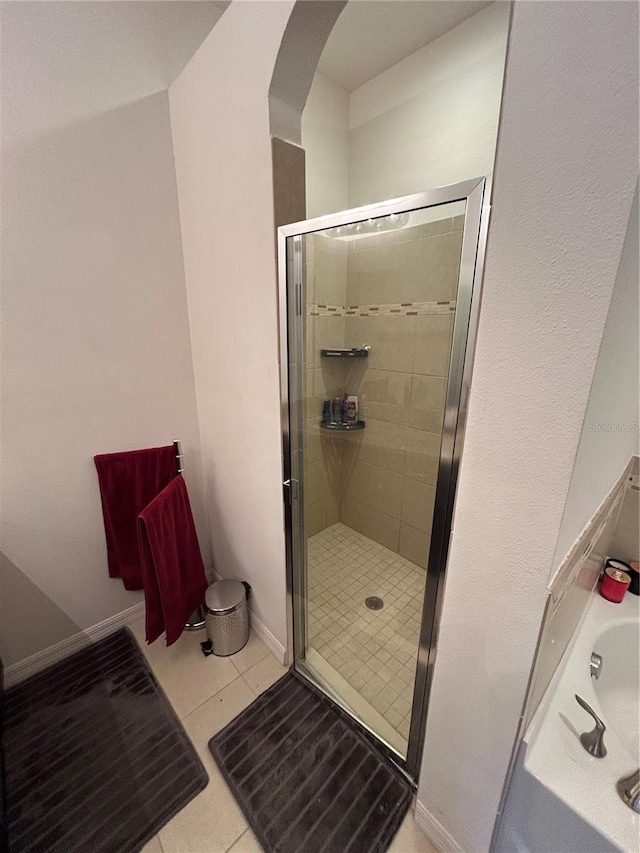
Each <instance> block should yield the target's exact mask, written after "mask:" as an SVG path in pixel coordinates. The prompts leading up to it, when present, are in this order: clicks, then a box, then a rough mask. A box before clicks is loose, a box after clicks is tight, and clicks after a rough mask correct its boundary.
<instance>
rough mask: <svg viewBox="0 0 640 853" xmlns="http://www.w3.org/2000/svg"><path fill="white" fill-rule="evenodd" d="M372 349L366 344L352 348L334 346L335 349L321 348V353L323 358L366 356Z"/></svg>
mask: <svg viewBox="0 0 640 853" xmlns="http://www.w3.org/2000/svg"><path fill="white" fill-rule="evenodd" d="M370 349H371V347H369V346H367V345H366V344H365V345H364V346H363V347H352V348H351V349H345V348H344V347H334V348H333V349H321V350H320V355H321V356H322V358H366V357H367V356H368V355H369V350H370Z"/></svg>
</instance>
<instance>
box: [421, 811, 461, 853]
mask: <svg viewBox="0 0 640 853" xmlns="http://www.w3.org/2000/svg"><path fill="white" fill-rule="evenodd" d="M414 816H415V820H416V823H417V824H418V826H419V827H420V829H421V830H422V832H424V834H425V835H426V836H427V838H428V839H429V841H430V842H431V843H432V844H433V846H434V847H435V848H436V850H438V851H439V853H464V850H463V849H462V847H460V845H459V844H458V842H457V841H456V840H455V838H454V837H453V836H452V835H450V834H449V833H448V832H447V830H446V829H445V828H444V826H443V825H442V824H441V823H440V821H439V820H438V819H437V818H435V817H434V816H433V815H432V814H431V812H430V811H428V810H427V809H426V808H425V806H423V805H422V803H421V802H420V801H419V800H416V808H415V811H414Z"/></svg>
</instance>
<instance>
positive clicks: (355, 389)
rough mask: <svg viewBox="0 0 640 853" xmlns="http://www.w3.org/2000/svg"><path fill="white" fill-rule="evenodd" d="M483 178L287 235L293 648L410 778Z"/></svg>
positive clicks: (431, 644) (464, 379)
mask: <svg viewBox="0 0 640 853" xmlns="http://www.w3.org/2000/svg"><path fill="white" fill-rule="evenodd" d="M486 219H487V216H486V199H485V180H484V179H478V180H473V181H466V182H463V183H460V184H456V185H453V186H449V187H444V188H440V189H436V190H431V191H429V192H424V193H419V194H416V195H411V196H406V197H404V198H400V199H395V200H393V201H389V202H384V203H381V204H375V205H368V206H366V207H361V208H357V209H354V210H349V211H343V212H341V213H338V214H335V215H331V216H325V217H320V218H318V219H313V220H308V221H306V222H302V223H296V224H294V225H287V226H284V227H281V228H280V229H279V237H278V239H279V246H278V249H279V269H280V322H281V329H280V336H281V381H282V399H283V421H282V422H283V450H284V475H285V482H284V492H285V507H286V512H285V516H286V526H287V559H288V587H287V590H288V605H289V624H290V648H292V649H293V658H294V660H293V663H294V666H295V669H296V671H297V672H298V673H299V674H300V675H301V676H302V677H303V678H305V679H307V680H308V681H310V682H311V683H312V684H313V685H314V686H315V687H316V688H318V689H320V690H321V691H322V692H323V693H325V694H326V695H328V696H329V697H330V698H331V699H332V700H333V701H335V702H336V703H337V704H338V705H340V706H341V707H342V708H343V709H344V710H346V711H347V712H348V713H349V714H350V715H351V716H352V717H353V718H354V719H356V720H357V721H358V722H359V723H360V724H361V725H362V726H364V727H365V728H366V729H367V730H368V731H369V732H370V733H371V734H373V735H374V736H375V737H376V738H377V740H378V742H379V743H380V744H381V745H382V746H383V747H384V748H386V749H387V750H388V751H389V753H390V754H391V755H392V757H393V758H394V760H396V762H397V763H398V764H399V765H400V766H401V767H402V768H403V769H404V770H405V771H406V773H407V774H408V775H409V776H410V777H412V778H414V779H415V778H417V773H418V769H419V762H420V756H421V751H422V740H423V737H424V728H425V715H426V710H427V703H428V696H429V689H430V684H431V679H432V676H433V667H434V662H435V648H436V640H437V632H438V618H439V612H440V608H441V600H442V592H443V582H444V572H445V565H446V559H447V550H448V545H449V535H450V527H451V517H452V511H453V501H454V494H455V487H456V478H457V471H458V465H459V460H460V452H461V446H462V437H463V432H464V420H465V412H466V401H467V396H468V388H469V377H470V370H471V358H472V350H473V339H474V333H475V325H476V320H477V315H478V298H479V284H478V283H479V280H480V267H481V264H482V254H483V239H482V237H483V234H482V233H481V232H483V231H484V230H485V229H486Z"/></svg>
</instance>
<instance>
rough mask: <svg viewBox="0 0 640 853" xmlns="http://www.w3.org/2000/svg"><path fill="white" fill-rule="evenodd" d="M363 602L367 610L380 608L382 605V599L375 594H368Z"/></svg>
mask: <svg viewBox="0 0 640 853" xmlns="http://www.w3.org/2000/svg"><path fill="white" fill-rule="evenodd" d="M364 603H365V604H366V606H367V607H368V608H369V610H382V608H383V607H384V601H383V600H382V599H381V598H378V596H377V595H370V596H369V597H368V598H365V600H364Z"/></svg>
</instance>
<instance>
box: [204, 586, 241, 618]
mask: <svg viewBox="0 0 640 853" xmlns="http://www.w3.org/2000/svg"><path fill="white" fill-rule="evenodd" d="M246 598H247V593H246V590H245V588H244V585H243V584H242V583H241V581H233V580H223V581H216V582H215V583H212V584H211V586H210V587H208V589H207V591H206V593H205V596H204V600H205V604H206V605H207V610H210V611H212V612H213V613H226V612H228V611H229V610H237V608H238V607H239V606H240V605H241V604H242V603H243V602H244V601H246Z"/></svg>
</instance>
